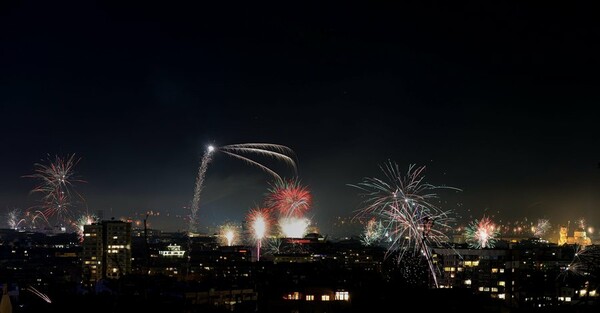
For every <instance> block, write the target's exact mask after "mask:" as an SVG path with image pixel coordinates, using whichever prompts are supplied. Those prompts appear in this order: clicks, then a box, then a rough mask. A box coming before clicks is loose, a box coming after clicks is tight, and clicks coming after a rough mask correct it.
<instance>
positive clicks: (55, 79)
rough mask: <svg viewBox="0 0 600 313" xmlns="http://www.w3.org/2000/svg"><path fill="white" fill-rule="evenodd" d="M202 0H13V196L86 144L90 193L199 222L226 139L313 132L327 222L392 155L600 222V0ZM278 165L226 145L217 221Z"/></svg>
mask: <svg viewBox="0 0 600 313" xmlns="http://www.w3.org/2000/svg"><path fill="white" fill-rule="evenodd" d="M188 2H190V3H191V2H193V3H196V4H189V3H186V4H184V2H183V1H182V2H179V1H167V2H162V3H158V2H154V1H149V2H127V1H61V3H60V4H57V3H55V2H54V1H13V0H8V1H2V2H1V3H0V147H2V150H1V153H0V214H2V216H4V214H5V213H7V212H8V211H9V210H11V209H14V208H21V209H26V208H28V207H31V206H33V205H36V204H37V203H38V202H37V201H38V200H39V197H38V196H37V195H36V194H31V193H30V192H29V191H30V190H31V189H32V188H33V187H34V186H35V184H36V182H35V181H32V180H31V179H27V178H23V177H22V176H23V175H27V174H31V173H32V172H33V171H34V163H36V162H43V160H45V159H46V158H47V157H48V155H50V156H55V155H67V154H72V153H74V154H75V155H76V156H77V157H78V158H80V161H79V163H78V164H77V166H76V168H75V170H76V173H77V176H78V177H80V178H81V179H83V180H85V181H86V182H85V183H80V184H76V186H75V188H76V189H77V191H78V192H79V193H81V194H82V195H83V197H84V198H85V204H81V205H79V207H78V208H76V210H85V209H87V210H89V211H92V212H95V211H96V210H103V211H104V212H105V217H110V216H115V217H120V216H131V215H132V214H133V213H134V212H145V211H147V210H155V211H161V212H162V213H161V217H160V218H158V217H152V218H153V219H154V220H150V221H151V222H153V223H154V225H155V226H156V227H159V228H162V229H165V230H183V229H186V224H185V223H184V222H183V220H182V219H181V218H176V217H175V216H176V215H180V216H181V215H186V214H188V213H189V212H188V211H186V209H185V208H184V207H186V206H188V205H189V204H190V202H191V200H192V196H193V189H194V183H195V176H196V173H197V170H198V166H199V163H200V159H201V157H202V154H203V153H204V150H205V148H206V146H207V145H208V144H215V145H217V146H220V145H228V144H236V143H249V142H265V143H276V144H282V145H285V146H288V147H290V148H291V149H293V150H294V151H295V152H296V155H297V159H298V178H299V179H300V180H301V182H302V183H303V184H305V185H307V186H308V187H309V189H310V190H311V192H312V195H313V200H314V205H313V207H312V209H311V210H310V213H309V215H310V216H311V217H312V219H313V222H314V223H315V224H316V225H317V226H318V227H319V228H320V229H321V232H322V233H332V234H333V233H335V232H336V231H338V230H334V229H333V228H332V226H331V225H332V224H333V222H334V221H335V218H336V217H338V216H340V217H350V216H352V215H353V214H354V211H355V210H356V209H358V208H359V207H360V201H361V198H360V197H359V191H358V190H357V189H356V188H353V187H351V186H349V185H350V184H356V183H358V182H360V181H362V179H363V178H364V177H382V173H381V171H380V168H379V166H380V165H381V164H383V163H385V162H387V161H388V160H391V161H393V162H396V163H398V164H399V165H400V168H403V169H407V168H408V166H409V165H410V164H416V165H424V166H426V168H427V169H426V181H427V182H429V183H432V184H434V185H448V186H452V187H456V188H459V189H460V190H461V191H460V192H450V193H449V192H441V193H440V199H441V200H442V205H443V208H444V209H448V210H453V211H455V212H456V213H457V215H458V216H460V217H461V218H463V219H466V220H470V219H472V218H479V217H481V216H482V215H483V214H484V213H485V214H488V215H493V216H495V217H496V218H497V219H504V220H517V219H523V218H528V219H530V220H535V219H537V218H548V219H549V220H550V222H551V223H552V224H553V225H557V224H565V223H567V222H568V221H574V220H576V219H579V218H582V217H583V218H585V219H586V220H587V221H588V224H590V225H594V226H597V225H598V222H599V219H600V213H599V212H600V168H599V166H600V163H599V162H600V140H599V139H600V136H599V135H600V127H599V124H598V118H599V115H598V113H599V112H600V110H598V109H597V108H598V104H599V103H600V102H599V100H600V92H599V91H600V89H599V88H598V87H599V82H600V79H599V70H600V62H599V56H600V40H599V39H600V37H599V35H600V23H599V22H598V19H597V14H596V12H597V11H596V10H592V8H588V7H586V6H585V5H584V4H583V3H571V2H568V3H567V2H562V3H560V5H556V6H553V5H552V4H550V3H543V4H535V5H534V4H529V3H518V4H510V5H508V4H500V3H493V4H492V3H482V2H481V1H471V2H463V3H460V4H458V3H444V4H436V2H432V1H414V2H412V1H407V2H402V4H395V5H394V6H392V5H391V4H382V3H379V4H378V3H367V2H366V1H365V2H364V3H359V4H356V3H355V4H347V3H339V4H335V5H334V4H325V3H319V4H317V5H315V6H308V5H305V4H303V3H301V2H298V3H294V4H292V3H290V2H283V3H277V4H273V3H271V4H269V5H264V6H263V5H261V4H259V3H257V2H254V1H253V2H247V1H244V2H240V3H235V2H231V3H230V2H222V1H215V2H218V3H220V4H215V3H213V2H212V1H210V2H209V3H210V4H208V5H207V4H206V3H205V2H206V1H188ZM388 2H393V1H388ZM197 3H202V4H197ZM267 162H270V163H268V164H269V165H272V166H273V167H274V168H276V169H277V170H278V172H279V173H280V174H281V175H282V176H292V175H293V171H291V170H290V169H289V168H286V167H284V166H280V165H281V164H280V163H277V162H274V161H272V160H271V161H267ZM270 179H271V178H270V176H268V175H267V174H265V173H264V172H262V171H260V170H259V169H258V168H256V167H252V166H249V165H247V164H244V163H242V162H240V161H239V160H235V159H232V158H230V157H228V156H226V155H222V154H217V155H215V158H214V159H213V161H212V162H211V164H210V166H209V168H208V171H207V174H206V181H205V187H204V190H203V192H202V198H201V209H200V211H201V216H202V220H203V223H204V225H215V224H220V223H223V222H224V221H233V222H241V221H242V220H243V218H244V216H245V214H246V212H247V211H248V210H249V209H250V208H252V207H255V206H256V205H258V204H259V203H260V202H261V201H262V198H263V195H264V194H265V193H266V192H267V188H268V187H269V181H270ZM167 212H168V214H169V217H168V218H167V216H166V215H167ZM0 224H2V225H1V226H0V227H5V225H4V223H0Z"/></svg>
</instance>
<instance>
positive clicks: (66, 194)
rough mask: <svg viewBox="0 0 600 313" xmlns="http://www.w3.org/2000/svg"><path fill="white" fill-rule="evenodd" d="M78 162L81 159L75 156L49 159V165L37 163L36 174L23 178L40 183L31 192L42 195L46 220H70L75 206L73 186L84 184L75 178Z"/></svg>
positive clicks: (79, 196)
mask: <svg viewBox="0 0 600 313" xmlns="http://www.w3.org/2000/svg"><path fill="white" fill-rule="evenodd" d="M78 162H79V159H76V158H75V155H74V154H72V155H70V156H67V157H66V158H62V157H59V156H55V157H54V159H51V158H50V157H48V159H47V163H48V164H41V163H35V164H34V166H35V171H34V173H33V174H30V175H25V176H23V177H27V178H33V179H36V180H37V181H38V185H37V186H36V187H35V188H33V189H32V190H31V192H32V193H40V194H41V195H42V199H41V202H42V205H41V206H42V208H43V212H44V216H45V217H46V218H48V217H51V216H56V217H57V218H58V219H59V220H61V219H65V218H66V219H68V218H69V216H70V214H71V212H70V208H71V206H73V203H72V194H73V192H74V190H73V185H74V183H76V182H84V181H83V180H80V179H78V178H77V177H76V176H75V172H74V167H75V165H77V163H78ZM75 194H76V195H77V196H78V198H79V199H81V200H83V197H81V195H80V194H78V193H76V192H75Z"/></svg>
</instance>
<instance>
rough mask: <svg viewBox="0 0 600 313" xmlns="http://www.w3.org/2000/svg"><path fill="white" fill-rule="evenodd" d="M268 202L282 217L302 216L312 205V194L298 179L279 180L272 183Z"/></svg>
mask: <svg viewBox="0 0 600 313" xmlns="http://www.w3.org/2000/svg"><path fill="white" fill-rule="evenodd" d="M266 204H267V206H268V207H269V208H271V209H273V210H275V211H277V212H279V216H280V217H282V218H288V219H289V218H302V217H303V216H304V214H305V213H306V212H307V211H308V210H309V209H310V207H311V205H312V196H311V194H310V191H309V190H308V188H307V187H306V186H302V185H301V184H300V181H299V180H297V179H295V180H291V179H289V180H286V181H283V180H278V181H276V182H275V183H273V184H272V185H271V188H270V189H269V194H268V195H267V198H266Z"/></svg>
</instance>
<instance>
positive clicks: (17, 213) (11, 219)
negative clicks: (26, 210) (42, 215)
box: [6, 209, 25, 230]
mask: <svg viewBox="0 0 600 313" xmlns="http://www.w3.org/2000/svg"><path fill="white" fill-rule="evenodd" d="M23 222H25V219H24V218H21V210H20V209H12V210H10V211H8V214H7V216H6V223H7V224H8V227H9V228H10V229H15V230H17V229H18V228H19V226H20V224H21V223H23Z"/></svg>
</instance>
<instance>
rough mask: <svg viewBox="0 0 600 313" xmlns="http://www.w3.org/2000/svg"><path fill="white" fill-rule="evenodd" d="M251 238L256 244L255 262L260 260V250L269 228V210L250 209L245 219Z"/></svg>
mask: <svg viewBox="0 0 600 313" xmlns="http://www.w3.org/2000/svg"><path fill="white" fill-rule="evenodd" d="M246 221H247V223H248V225H249V229H250V232H251V236H252V238H254V241H255V242H256V260H257V261H259V260H260V248H261V245H262V241H263V239H264V238H265V237H266V236H267V235H268V232H269V227H270V226H271V217H270V214H269V209H252V210H250V212H249V213H248V216H247V217H246Z"/></svg>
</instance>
